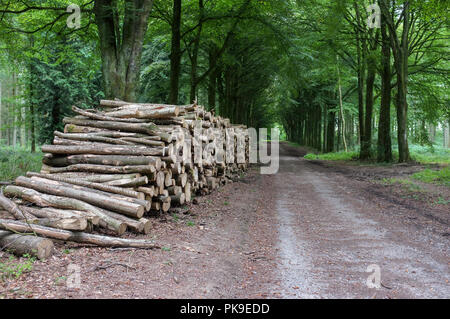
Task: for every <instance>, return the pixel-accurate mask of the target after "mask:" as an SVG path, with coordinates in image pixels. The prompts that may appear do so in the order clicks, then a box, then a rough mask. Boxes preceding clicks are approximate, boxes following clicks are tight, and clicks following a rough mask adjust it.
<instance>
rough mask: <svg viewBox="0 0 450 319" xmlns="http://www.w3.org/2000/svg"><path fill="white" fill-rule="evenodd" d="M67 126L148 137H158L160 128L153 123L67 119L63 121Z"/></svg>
mask: <svg viewBox="0 0 450 319" xmlns="http://www.w3.org/2000/svg"><path fill="white" fill-rule="evenodd" d="M63 122H64V123H65V124H74V125H81V126H88V127H95V128H100V129H107V130H112V131H123V132H131V133H144V134H148V135H158V134H156V133H158V126H157V125H156V124H153V123H123V122H118V121H95V120H86V119H78V118H73V117H66V118H64V119H63Z"/></svg>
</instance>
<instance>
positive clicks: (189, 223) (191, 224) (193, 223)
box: [186, 220, 195, 227]
mask: <svg viewBox="0 0 450 319" xmlns="http://www.w3.org/2000/svg"><path fill="white" fill-rule="evenodd" d="M186 225H187V226H189V227H192V226H195V222H193V221H192V220H190V221H188V222H187V223H186Z"/></svg>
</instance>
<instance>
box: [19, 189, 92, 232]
mask: <svg viewBox="0 0 450 319" xmlns="http://www.w3.org/2000/svg"><path fill="white" fill-rule="evenodd" d="M50 196H52V195H50ZM21 209H22V210H25V211H27V212H30V213H31V214H33V215H34V216H36V217H39V218H60V219H61V218H84V219H87V220H88V221H89V222H90V223H92V224H93V225H98V223H99V221H100V217H98V216H97V215H96V214H94V213H91V212H88V211H81V210H69V209H57V208H52V207H43V208H34V207H25V206H22V207H21Z"/></svg>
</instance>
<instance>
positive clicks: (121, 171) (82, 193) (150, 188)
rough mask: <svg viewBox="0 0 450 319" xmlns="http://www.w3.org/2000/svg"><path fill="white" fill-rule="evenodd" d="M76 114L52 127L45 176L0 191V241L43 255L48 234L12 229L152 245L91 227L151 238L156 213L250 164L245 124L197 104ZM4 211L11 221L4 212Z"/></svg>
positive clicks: (122, 106)
mask: <svg viewBox="0 0 450 319" xmlns="http://www.w3.org/2000/svg"><path fill="white" fill-rule="evenodd" d="M73 111H74V112H75V113H77V114H78V115H77V116H75V117H69V118H64V123H65V128H64V132H55V134H54V135H55V136H54V140H53V145H44V146H42V151H43V152H44V153H45V155H44V159H43V166H42V169H41V172H40V173H34V172H29V173H27V177H18V178H17V179H16V181H15V183H14V185H9V186H7V187H5V188H4V190H3V193H4V195H5V196H6V197H5V196H3V195H0V217H1V219H0V228H1V229H5V230H8V231H6V232H5V231H3V232H1V231H0V247H1V246H3V245H8V244H9V245H12V246H14V247H11V248H14V249H13V250H16V251H19V252H20V253H22V252H24V251H30V250H31V249H34V250H36V251H38V253H35V255H38V257H40V258H42V257H45V256H44V255H46V251H48V250H51V249H49V247H48V246H49V245H50V243H51V242H50V243H49V241H48V240H44V239H42V238H40V237H30V238H28V237H29V236H21V235H17V234H16V235H14V234H11V233H10V231H14V232H34V233H35V234H38V235H41V236H43V237H47V238H54V239H59V240H64V241H74V242H82V243H89V244H95V245H100V246H122V247H123V246H127V247H155V245H154V243H152V242H150V241H145V240H131V239H121V238H117V237H108V236H102V235H95V234H92V231H93V230H94V229H96V228H102V229H105V230H107V231H108V232H111V233H113V234H114V235H116V236H120V235H123V234H124V233H125V232H126V231H127V230H131V231H134V232H137V233H144V234H147V233H149V231H150V228H151V221H150V217H151V216H152V215H156V214H157V213H158V212H167V211H168V210H169V209H170V208H171V207H173V206H177V205H183V204H184V203H188V202H190V201H191V198H192V195H193V194H206V193H209V192H210V191H211V190H213V189H215V188H217V187H219V186H220V185H222V184H225V183H227V182H228V181H229V180H230V179H232V178H233V176H235V175H237V174H240V173H241V172H242V171H244V170H245V169H246V168H247V165H248V159H249V157H248V153H249V142H248V135H247V130H246V127H245V126H235V125H231V124H230V121H229V120H228V119H223V118H221V117H216V116H214V114H212V113H211V112H207V111H206V110H205V109H204V108H203V107H201V106H197V105H196V104H193V105H187V106H173V105H160V104H134V103H133V104H132V103H127V102H122V101H109V100H103V101H101V102H100V108H99V109H96V110H82V109H79V108H77V107H73ZM2 208H3V215H5V214H9V216H10V217H11V218H14V219H15V220H11V219H5V218H4V217H2V215H1V213H2ZM17 236H21V237H20V238H21V239H20V240H19V239H18V238H16V237H17ZM41 246H42V247H43V248H42V247H41ZM40 247H41V248H40Z"/></svg>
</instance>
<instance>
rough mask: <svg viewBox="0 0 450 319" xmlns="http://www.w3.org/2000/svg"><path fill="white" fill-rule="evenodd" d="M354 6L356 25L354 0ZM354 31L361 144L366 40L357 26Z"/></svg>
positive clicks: (363, 129)
mask: <svg viewBox="0 0 450 319" xmlns="http://www.w3.org/2000/svg"><path fill="white" fill-rule="evenodd" d="M354 8H355V12H356V19H357V25H358V26H359V25H360V21H361V14H360V11H359V6H358V3H357V2H356V1H355V2H354ZM355 32H356V55H357V64H358V65H357V76H358V122H359V141H360V144H362V139H363V137H364V135H365V134H364V131H365V127H364V77H365V73H366V70H365V64H366V62H365V46H366V41H365V38H364V36H361V31H360V30H359V27H356V28H355Z"/></svg>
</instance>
